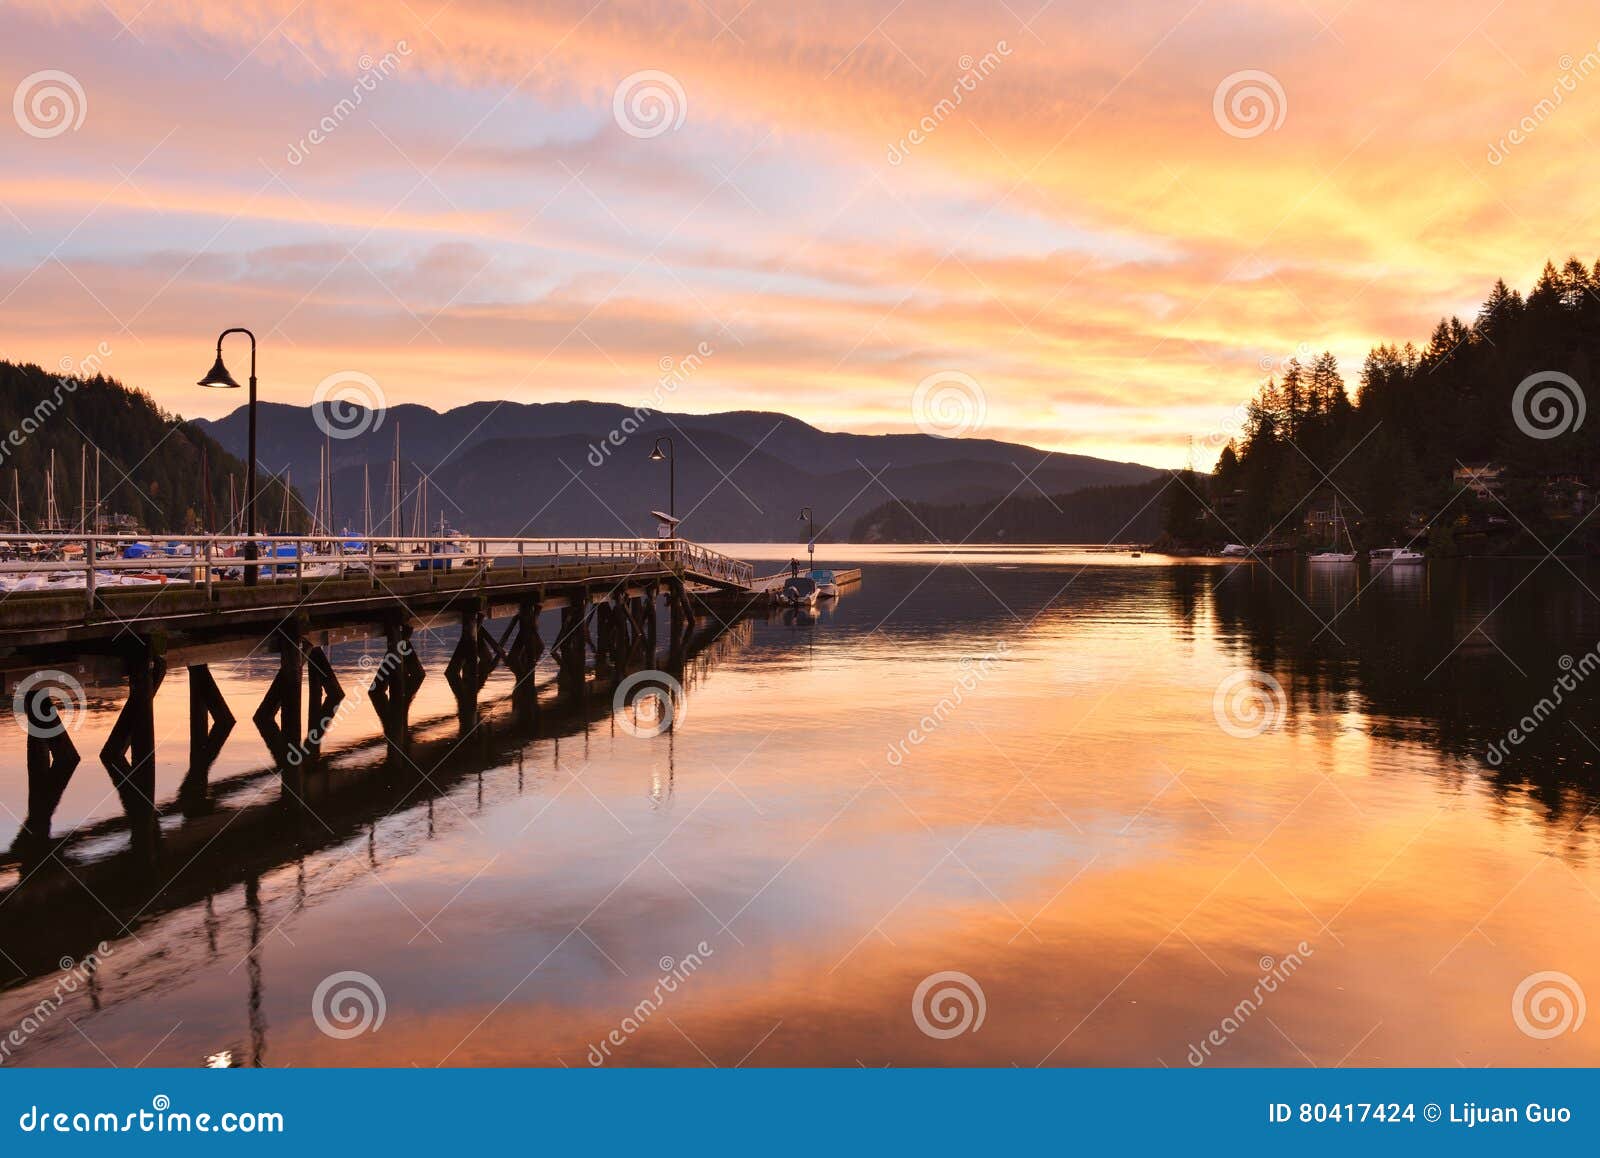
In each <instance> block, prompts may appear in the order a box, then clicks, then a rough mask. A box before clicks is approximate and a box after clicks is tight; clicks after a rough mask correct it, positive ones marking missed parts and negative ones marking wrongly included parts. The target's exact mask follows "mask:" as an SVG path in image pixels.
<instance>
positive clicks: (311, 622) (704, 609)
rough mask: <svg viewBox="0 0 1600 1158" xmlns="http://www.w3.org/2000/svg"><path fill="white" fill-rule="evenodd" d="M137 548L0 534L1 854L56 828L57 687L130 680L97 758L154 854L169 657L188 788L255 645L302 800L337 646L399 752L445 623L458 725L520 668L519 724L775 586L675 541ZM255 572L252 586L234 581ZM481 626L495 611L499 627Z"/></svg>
mask: <svg viewBox="0 0 1600 1158" xmlns="http://www.w3.org/2000/svg"><path fill="white" fill-rule="evenodd" d="M133 542H134V540H133V539H132V538H131V537H126V536H124V537H96V536H74V537H70V538H68V537H61V538H60V539H59V540H45V541H44V543H43V544H42V545H43V547H44V548H45V549H46V550H48V551H50V552H51V553H52V554H55V555H60V554H62V553H63V550H64V548H65V546H66V545H67V544H72V545H74V547H75V550H74V552H73V554H74V555H76V556H78V557H76V558H57V559H53V560H46V561H39V560H29V561H26V562H23V561H18V560H17V559H16V556H18V555H21V554H23V553H24V552H27V551H35V552H37V551H38V550H39V549H40V546H41V541H40V537H37V536H0V557H4V558H5V559H6V561H0V579H3V580H7V581H8V586H9V590H7V592H6V594H5V595H4V598H0V679H3V680H4V688H5V691H6V693H7V694H9V695H11V696H12V698H13V701H14V705H15V708H16V713H17V715H18V720H19V724H20V725H21V726H22V729H23V731H25V732H26V734H27V766H28V803H27V816H26V819H25V821H24V823H23V825H22V828H21V831H20V832H19V834H18V837H17V840H16V842H15V844H14V846H13V852H14V853H15V854H16V855H17V856H19V857H22V858H24V859H25V860H26V859H28V858H30V857H32V858H37V857H40V856H47V855H50V854H51V852H52V848H53V844H52V841H51V839H50V828H51V818H52V816H53V814H54V812H55V808H56V806H57V804H58V803H59V802H60V800H61V796H62V793H63V792H64V791H65V788H66V785H67V783H68V781H69V780H70V778H71V776H72V775H73V772H74V771H75V769H76V768H77V765H78V764H79V763H80V762H81V756H80V754H79V752H78V751H77V749H76V747H75V745H74V744H73V741H72V737H71V736H70V734H69V733H68V722H69V721H68V720H67V719H64V718H63V713H62V711H61V707H62V706H63V697H62V695H61V691H60V689H61V687H62V685H65V686H66V688H67V689H69V691H68V698H70V695H71V689H74V688H76V690H77V693H78V695H80V696H81V689H82V687H83V686H85V685H99V686H112V685H119V684H120V685H122V686H124V687H125V688H126V699H125V701H124V704H123V707H122V709H121V712H120V714H119V716H118V718H117V721H116V723H115V725H114V726H113V728H112V729H111V734H110V737H109V739H108V740H107V742H106V744H105V746H104V747H103V748H102V750H101V752H100V753H99V755H100V759H101V762H102V763H103V764H104V765H105V767H106V769H107V771H108V772H109V773H110V775H111V779H112V783H113V784H114V785H115V787H116V789H117V792H118V794H119V797H120V798H121V802H122V805H123V810H124V812H125V813H126V815H127V822H128V825H129V828H130V830H131V833H132V838H133V841H134V845H135V848H136V849H139V848H144V849H146V850H147V851H151V850H154V849H156V848H158V847H159V843H160V838H159V823H158V821H159V811H160V810H159V809H158V806H157V803H156V797H157V793H156V780H157V768H156V752H155V720H154V698H155V692H156V690H157V689H158V688H159V687H160V684H161V682H162V680H163V678H164V676H165V674H166V672H167V671H168V670H170V668H171V667H172V666H173V665H175V664H183V665H185V666H186V667H187V668H188V669H189V700H190V703H189V715H190V748H189V757H188V761H187V768H186V771H185V772H184V775H183V786H182V795H183V796H184V797H187V798H188V799H189V800H191V801H192V800H194V799H201V798H204V797H205V795H206V793H207V775H208V771H209V769H210V767H211V765H212V764H213V763H214V761H215V760H216V758H217V756H218V754H219V753H220V751H221V749H222V746H223V744H224V742H225V741H226V739H227V737H228V735H229V733H230V732H231V730H232V728H233V726H234V723H235V719H234V716H233V714H232V712H231V710H230V709H229V707H228V705H227V704H226V703H225V702H224V699H223V696H222V694H221V692H220V690H219V689H218V686H217V683H216V681H215V679H213V678H212V676H211V673H210V670H209V666H208V665H209V664H210V663H212V662H217V661H223V660H227V659H233V658H239V657H240V656H243V655H246V654H251V653H259V652H266V653H267V654H270V655H273V656H275V657H276V659H277V663H278V671H277V675H276V677H275V678H274V679H273V681H272V683H271V686H270V687H269V689H268V691H267V694H266V696H265V698H264V699H263V701H262V702H261V704H260V705H259V706H258V707H257V708H256V709H255V711H254V713H253V717H252V718H253V722H254V723H255V725H256V729H257V731H258V732H259V733H260V735H261V737H262V739H263V740H264V741H265V742H266V744H267V747H268V750H269V751H270V752H271V754H272V757H273V760H274V763H275V766H276V770H277V771H278V773H279V774H280V776H282V778H283V781H284V783H285V785H286V786H287V787H289V788H290V789H292V791H291V792H290V793H289V795H291V796H294V797H295V798H297V799H299V798H303V792H304V788H305V779H306V777H307V775H308V774H314V773H315V772H316V771H317V769H318V767H319V761H320V755H321V754H320V744H321V740H322V737H323V735H324V734H325V732H326V731H327V729H328V726H329V724H330V723H331V722H332V719H333V718H334V717H335V715H336V714H337V713H338V711H339V709H340V706H341V705H342V704H343V702H344V700H345V699H346V692H345V689H344V688H342V687H341V686H340V684H339V680H338V678H337V676H336V674H335V672H334V669H333V667H332V665H331V664H330V663H329V660H328V657H327V653H326V651H325V648H326V647H327V646H329V645H330V644H332V643H336V642H341V641H345V640H351V639H373V638H382V639H383V641H384V645H385V646H384V657H383V661H382V663H380V664H378V665H377V666H376V668H375V669H374V671H373V674H372V679H371V683H370V684H369V686H368V687H366V688H365V689H363V690H364V691H365V692H366V696H367V699H368V700H369V701H370V703H371V704H372V707H373V708H374V710H375V711H376V712H377V714H378V717H379V720H380V722H381V724H382V730H383V739H384V742H385V743H386V744H387V745H388V747H389V749H390V751H391V753H393V754H396V755H403V754H404V753H405V751H406V749H407V746H408V743H409V733H410V721H409V712H410V706H411V703H412V701H413V699H414V698H415V696H416V692H417V689H418V688H419V687H420V685H421V683H422V681H423V680H424V679H425V678H426V672H424V670H423V667H422V663H421V661H420V659H419V658H418V655H417V650H416V649H415V648H414V647H412V646H411V640H412V637H413V634H414V633H415V632H416V631H418V630H425V629H428V628H430V627H432V626H434V625H437V624H449V625H452V626H458V627H459V642H458V643H457V645H456V647H455V650H454V653H453V654H452V655H451V657H450V660H449V663H448V664H447V665H446V669H445V673H444V674H445V678H446V680H447V681H448V683H449V685H450V688H451V690H452V692H453V693H454V696H455V699H456V702H457V706H458V715H459V719H460V725H461V729H462V731H463V734H465V733H466V732H467V731H469V730H472V729H475V728H476V726H477V721H478V711H479V704H478V698H479V693H480V692H481V691H482V689H483V687H484V684H485V682H486V681H487V680H488V678H489V676H490V674H491V673H492V672H493V671H494V670H495V669H496V668H499V667H504V668H506V669H507V670H509V671H510V672H511V673H512V674H513V675H514V677H515V683H514V690H513V692H512V695H511V702H512V705H513V707H514V708H515V711H516V713H517V715H518V717H519V718H522V719H525V720H530V721H532V720H535V719H536V718H537V717H538V715H539V713H540V712H541V710H543V709H541V698H540V692H539V687H538V685H537V683H536V681H535V679H534V669H535V666H536V665H537V664H538V663H539V662H540V661H541V659H542V658H544V657H546V656H547V655H548V657H549V658H551V659H553V660H554V661H555V666H556V678H555V680H554V681H553V682H554V684H555V686H556V688H557V695H558V698H561V699H566V700H574V699H575V700H577V701H579V702H580V703H581V702H583V701H585V700H586V699H587V698H588V697H589V696H590V695H591V694H592V689H593V688H595V687H600V688H604V687H611V686H614V685H617V684H618V683H619V678H618V677H619V676H620V675H622V674H625V673H628V672H631V671H637V670H642V669H658V668H659V669H664V670H666V671H667V672H669V673H670V671H672V670H674V668H675V667H681V663H682V660H683V657H684V654H685V652H686V649H687V648H688V647H689V644H690V640H691V638H692V637H693V636H694V632H695V624H696V619H697V617H698V616H703V615H711V616H713V617H715V618H717V619H719V620H721V621H723V622H732V621H734V620H736V619H737V618H738V617H739V616H741V615H743V614H746V613H748V612H750V611H753V610H757V609H759V608H762V607H764V606H766V605H767V604H768V603H769V602H770V600H771V599H772V593H773V591H774V590H775V588H776V587H781V580H782V576H768V577H765V578H758V577H757V576H756V575H755V573H754V568H753V567H752V566H751V565H750V564H749V563H746V562H743V561H741V560H737V559H734V558H731V557H730V556H727V555H724V554H721V553H719V552H717V551H714V550H711V549H709V548H706V547H703V546H701V545H699V544H696V543H693V542H690V541H688V540H685V539H537V540H535V539H450V540H444V541H437V540H435V541H422V542H416V543H408V542H404V541H402V542H400V543H398V544H392V545H383V544H379V543H378V542H376V541H375V540H351V539H349V538H348V537H346V538H344V539H339V538H334V537H329V536H302V537H288V538H263V537H260V536H257V547H256V551H257V554H256V555H255V556H253V557H251V558H249V559H247V558H246V557H245V548H246V540H245V539H243V538H241V537H239V536H188V537H182V536H180V537H172V538H168V537H162V538H161V539H160V540H159V544H160V546H159V549H157V548H155V547H152V545H151V542H150V540H148V539H144V540H139V543H140V550H138V551H137V552H134V551H130V550H129V547H130V546H131V544H132V543H133ZM131 554H137V556H138V557H136V558H129V557H127V556H129V555H131ZM247 568H248V569H251V570H253V571H254V573H255V574H254V576H253V577H254V579H255V582H254V583H247V582H246V581H245V575H246V573H247V571H246V569H247ZM786 574H787V572H785V575H786ZM847 574H848V573H847ZM859 574H860V573H859V572H855V573H854V574H853V575H852V576H851V578H850V579H847V580H846V581H847V582H848V581H854V580H859ZM19 577H20V578H21V579H22V582H18V580H19ZM774 580H776V583H774ZM659 603H665V606H666V610H667V641H666V644H667V646H666V653H665V659H664V660H662V659H658V658H657V657H658V648H657V634H658V623H657V619H658V614H657V611H658V606H659ZM547 612H549V613H555V614H556V615H558V617H559V618H558V621H557V623H556V627H555V631H554V634H553V638H552V639H551V641H550V643H549V645H548V652H547V650H546V643H545V640H544V638H543V637H542V636H541V633H540V617H541V615H543V614H544V613H547ZM495 620H503V621H504V623H503V624H502V625H499V627H498V630H496V629H494V628H493V627H491V625H492V624H493V623H494V621H495ZM547 629H548V628H547ZM591 677H592V678H591ZM72 714H73V713H70V712H69V713H67V715H68V716H70V715H72ZM580 714H581V711H580Z"/></svg>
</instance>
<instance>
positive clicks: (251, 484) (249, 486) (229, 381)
mask: <svg viewBox="0 0 1600 1158" xmlns="http://www.w3.org/2000/svg"><path fill="white" fill-rule="evenodd" d="M229 334H244V335H245V336H246V337H248V338H249V339H250V457H249V458H247V459H246V460H245V482H244V530H245V534H246V535H248V536H249V538H248V539H247V540H246V541H245V545H244V557H245V558H246V559H254V558H256V556H257V549H256V336H255V335H254V334H252V333H251V332H250V331H249V330H247V329H245V328H244V327H243V326H234V327H233V328H232V329H229V330H223V331H222V333H220V334H218V335H217V362H216V365H214V366H212V367H211V372H210V373H208V374H207V375H206V376H205V377H204V378H202V379H200V381H199V383H198V385H201V386H213V387H220V388H222V389H226V390H237V389H239V383H237V382H235V381H234V380H233V375H232V374H230V373H228V368H227V367H226V366H224V365H223V364H222V339H223V338H226V337H227V336H228V335H229ZM244 582H245V586H247V587H253V586H255V582H256V569H255V567H254V566H251V565H250V564H248V563H247V564H246V565H245V569H244Z"/></svg>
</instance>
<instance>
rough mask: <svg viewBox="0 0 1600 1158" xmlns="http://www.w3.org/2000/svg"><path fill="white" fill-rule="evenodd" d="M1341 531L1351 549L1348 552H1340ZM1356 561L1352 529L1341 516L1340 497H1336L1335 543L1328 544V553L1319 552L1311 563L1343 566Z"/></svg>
mask: <svg viewBox="0 0 1600 1158" xmlns="http://www.w3.org/2000/svg"><path fill="white" fill-rule="evenodd" d="M1340 531H1343V532H1344V541H1345V546H1347V547H1348V548H1349V550H1348V551H1341V550H1339V532H1340ZM1355 561H1356V545H1355V542H1354V541H1353V540H1352V539H1351V538H1350V528H1349V527H1348V526H1346V525H1345V521H1344V519H1343V518H1341V517H1340V515H1339V497H1338V496H1337V495H1335V496H1334V499H1333V541H1332V542H1331V543H1329V544H1328V549H1327V550H1326V551H1318V552H1317V553H1316V554H1315V555H1312V556H1311V558H1310V560H1309V562H1312V563H1319V564H1322V565H1324V566H1326V565H1328V564H1331V563H1341V564H1342V563H1354V562H1355Z"/></svg>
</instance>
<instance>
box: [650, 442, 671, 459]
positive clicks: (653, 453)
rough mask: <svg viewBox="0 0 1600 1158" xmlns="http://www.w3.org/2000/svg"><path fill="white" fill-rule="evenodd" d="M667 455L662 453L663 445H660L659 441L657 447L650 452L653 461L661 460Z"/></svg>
mask: <svg viewBox="0 0 1600 1158" xmlns="http://www.w3.org/2000/svg"><path fill="white" fill-rule="evenodd" d="M666 457H667V456H666V455H664V454H662V453H661V445H660V443H657V444H656V447H655V449H654V450H652V451H651V452H650V461H651V462H660V461H661V460H662V459H664V458H666Z"/></svg>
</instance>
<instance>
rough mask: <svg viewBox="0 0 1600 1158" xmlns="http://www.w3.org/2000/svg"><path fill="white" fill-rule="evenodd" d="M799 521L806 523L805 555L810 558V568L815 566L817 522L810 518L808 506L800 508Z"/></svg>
mask: <svg viewBox="0 0 1600 1158" xmlns="http://www.w3.org/2000/svg"><path fill="white" fill-rule="evenodd" d="M800 521H801V522H802V523H804V524H805V525H806V556H807V557H808V558H809V559H810V560H811V568H812V570H816V566H817V524H816V521H815V519H813V518H812V515H811V508H810V507H801V508H800Z"/></svg>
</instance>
